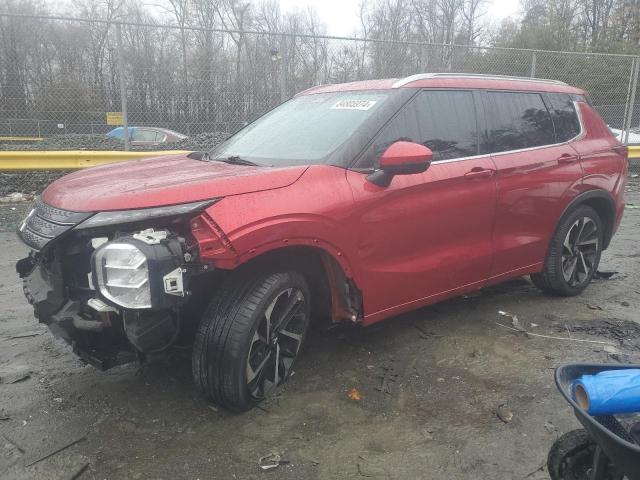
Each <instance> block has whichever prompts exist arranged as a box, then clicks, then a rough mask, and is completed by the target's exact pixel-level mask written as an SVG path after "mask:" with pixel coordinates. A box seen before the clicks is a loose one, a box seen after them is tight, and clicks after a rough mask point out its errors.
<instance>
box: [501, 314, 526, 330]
mask: <svg viewBox="0 0 640 480" xmlns="http://www.w3.org/2000/svg"><path fill="white" fill-rule="evenodd" d="M498 313H499V314H500V315H502V316H503V317H507V318H509V319H511V326H512V327H513V329H514V330H517V331H518V332H522V333H524V334H525V335H527V331H526V330H525V329H524V327H523V326H522V325H521V324H520V320H518V317H517V316H516V315H512V314H511V313H508V312H505V311H503V310H498Z"/></svg>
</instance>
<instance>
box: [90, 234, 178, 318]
mask: <svg viewBox="0 0 640 480" xmlns="http://www.w3.org/2000/svg"><path fill="white" fill-rule="evenodd" d="M91 263H92V272H91V276H92V281H93V285H94V286H95V288H96V289H97V290H99V292H100V294H101V296H102V297H103V299H104V300H105V301H107V302H108V303H111V304H113V305H114V306H117V307H122V308H126V309H136V310H139V309H154V310H160V309H165V308H169V307H171V306H172V305H176V302H180V301H182V298H183V297H184V296H185V289H184V287H185V283H184V279H183V273H185V272H186V271H187V269H186V267H185V268H183V266H182V263H183V246H182V240H181V239H180V238H179V237H178V236H176V235H173V234H171V233H169V232H167V231H164V230H160V231H154V230H153V229H148V230H143V231H141V232H138V233H135V234H133V235H127V236H123V237H119V238H117V239H115V240H113V241H111V242H106V243H104V244H101V245H100V246H98V247H97V249H96V250H95V251H94V253H93V257H92V260H91Z"/></svg>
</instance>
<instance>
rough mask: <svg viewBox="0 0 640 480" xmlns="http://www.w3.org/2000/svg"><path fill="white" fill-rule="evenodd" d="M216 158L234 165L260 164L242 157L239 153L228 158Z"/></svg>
mask: <svg viewBox="0 0 640 480" xmlns="http://www.w3.org/2000/svg"><path fill="white" fill-rule="evenodd" d="M214 160H217V161H219V162H224V163H230V164H232V165H251V166H254V167H255V166H257V165H258V164H257V163H255V162H252V161H250V160H245V159H244V158H242V157H239V156H238V155H231V156H230V157H227V158H215V159H214Z"/></svg>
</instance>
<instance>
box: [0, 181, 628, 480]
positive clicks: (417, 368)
mask: <svg viewBox="0 0 640 480" xmlns="http://www.w3.org/2000/svg"><path fill="white" fill-rule="evenodd" d="M627 200H628V202H629V203H630V204H634V205H640V191H639V189H638V184H635V183H634V184H633V185H631V186H630V188H629V192H628V194H627ZM5 218H6V217H5ZM24 253H25V249H24V248H23V247H22V246H21V245H19V244H18V242H17V240H16V238H15V236H14V235H13V234H12V233H0V306H1V307H2V309H1V311H2V312H3V313H2V314H1V315H0V376H3V375H6V373H7V372H8V371H9V370H10V369H13V371H14V372H19V371H22V372H24V371H28V372H30V373H29V377H28V378H26V379H24V380H22V381H20V382H17V383H13V384H0V478H2V479H12V480H13V479H18V480H20V479H65V480H68V479H70V478H75V477H73V475H74V474H75V473H77V472H79V471H80V470H81V469H83V468H85V467H86V470H85V471H84V473H82V474H81V477H80V478H82V479H85V478H86V479H119V478H127V479H160V478H162V479H173V478H189V479H196V478H200V479H205V478H221V479H227V478H236V479H260V478H278V479H334V478H335V479H345V478H348V479H351V478H353V479H362V478H376V479H377V478H380V479H407V478H423V479H442V478H448V479H483V480H486V479H507V478H508V479H523V480H524V479H529V480H536V479H545V478H548V475H547V473H546V471H545V468H544V465H545V460H546V455H547V452H548V449H549V447H550V446H551V444H552V443H553V442H554V440H555V439H556V438H557V437H558V436H559V435H561V434H562V433H564V432H566V431H568V430H571V429H574V428H577V426H578V423H577V421H576V420H575V418H574V417H573V414H572V412H571V410H570V409H569V408H568V407H567V406H566V404H565V403H564V402H563V400H562V399H561V397H560V395H559V393H557V391H556V389H555V386H554V384H553V379H552V374H553V368H554V367H555V366H557V365H559V364H561V363H565V362H575V361H592V362H617V361H635V362H640V335H639V334H640V320H639V317H638V311H639V309H640V291H639V290H638V285H639V282H640V268H639V267H640V210H638V209H629V210H628V211H627V212H626V214H625V217H624V220H623V224H622V227H621V229H620V231H619V232H618V234H617V236H616V237H615V238H614V241H613V243H612V245H611V248H610V249H609V250H608V251H607V252H605V254H604V255H603V258H602V263H601V270H614V271H617V272H618V273H616V274H615V275H614V276H613V277H612V278H611V279H610V280H598V281H594V283H593V284H592V285H591V286H590V287H589V288H588V289H587V290H586V291H585V292H584V293H583V294H582V295H580V296H578V297H575V298H553V297H547V296H544V295H542V294H541V293H539V292H538V291H537V290H536V289H535V288H533V287H532V286H531V285H530V283H529V282H528V280H525V279H521V280H515V281H511V282H508V283H505V284H502V285H499V286H496V287H492V288H489V289H486V290H483V291H480V292H478V293H476V294H474V295H468V296H465V297H460V298H456V299H453V300H449V301H446V302H443V303H440V304H438V305H435V306H432V307H429V308H424V309H421V310H418V311H416V312H413V313H411V314H408V315H402V316H399V317H396V318H394V319H390V320H388V321H386V322H382V323H381V324H378V325H375V326H373V327H371V328H368V329H361V328H357V327H351V328H349V327H348V326H339V327H336V328H331V329H326V328H324V327H322V326H320V325H317V326H315V328H314V330H313V332H312V334H311V335H310V339H309V342H308V344H307V345H306V348H305V352H304V354H303V356H302V358H301V359H300V362H299V364H298V367H297V370H296V375H294V376H293V377H292V378H291V380H290V381H289V382H288V383H287V384H286V385H284V386H283V388H282V389H281V391H280V392H279V394H278V396H277V397H275V398H272V399H271V400H269V401H268V402H266V403H264V404H263V405H262V408H257V409H254V410H253V411H251V412H248V413H246V414H242V415H236V414H231V413H228V412H226V411H222V410H217V409H215V408H214V407H212V406H211V405H209V404H208V403H207V402H205V401H204V400H202V399H201V398H200V397H199V396H198V395H197V394H196V393H195V392H194V388H193V385H192V382H191V378H190V357H189V355H190V352H189V351H177V352H175V353H173V354H172V355H171V357H170V358H169V359H167V360H165V361H161V362H159V363H155V364H151V365H147V366H144V367H142V368H139V367H137V366H124V367H120V368H116V369H113V370H110V371H108V372H98V371H96V370H95V369H93V368H92V367H88V366H83V365H82V364H81V363H80V362H79V361H78V360H77V359H76V358H75V357H74V355H73V354H72V353H71V352H70V351H69V348H68V347H66V346H65V345H64V344H63V343H60V342H59V341H57V340H55V339H53V337H52V336H51V335H50V334H49V333H48V332H47V331H46V329H45V328H43V327H42V326H39V325H38V324H37V323H36V321H35V320H34V319H33V317H32V315H31V311H30V307H29V306H28V305H27V303H26V301H25V300H24V298H23V296H22V292H21V285H20V282H19V281H18V279H17V278H16V276H15V274H14V271H13V266H14V263H15V261H16V259H18V258H20V257H21V256H22V255H23V254H24ZM498 310H505V311H508V312H511V313H513V314H516V315H517V316H518V318H519V320H520V323H521V324H522V325H523V326H524V327H525V328H527V329H529V330H530V331H532V332H535V333H539V334H543V335H553V336H561V337H568V336H569V332H570V335H571V337H572V338H576V339H578V338H579V339H589V340H596V341H608V342H612V343H614V344H615V345H616V346H615V347H607V350H608V351H605V349H604V348H603V346H602V345H598V344H589V343H579V342H572V341H570V340H565V341H560V340H549V339H543V338H537V337H528V338H527V337H525V336H522V335H518V334H513V332H511V331H509V330H506V329H504V328H501V327H499V326H498V325H496V322H500V323H505V322H508V320H507V319H505V318H504V317H501V316H499V315H498V313H497V312H498ZM21 335H33V336H23V337H22V336H21ZM385 378H386V380H385V381H384V384H385V386H386V387H388V388H386V391H380V387H381V386H382V384H383V380H384V379H385ZM353 388H356V389H357V390H358V391H359V392H360V394H361V397H362V398H361V400H359V401H354V400H350V399H349V397H348V393H349V391H350V390H351V389H353ZM500 404H505V405H506V406H507V408H508V409H510V410H511V411H512V412H513V420H512V421H511V422H509V423H503V422H502V421H501V420H500V419H499V418H498V417H497V416H496V408H497V406H498V405H500ZM4 418H6V419H4ZM77 439H83V440H81V441H80V442H78V443H76V444H74V445H72V446H70V447H68V448H66V449H64V450H62V451H61V452H59V453H56V454H54V455H52V456H50V457H48V458H46V459H43V460H41V461H38V462H36V463H35V464H33V465H30V464H31V463H32V462H34V461H37V460H38V459H40V458H42V457H44V456H46V455H47V454H50V453H51V452H55V451H56V450H58V449H59V448H61V447H63V446H65V445H67V444H69V443H70V442H73V441H74V440H77ZM271 452H278V453H280V454H281V455H282V458H283V459H285V460H287V461H289V462H290V463H288V464H286V465H281V466H280V467H279V468H278V470H277V471H275V472H263V471H261V470H260V469H259V468H258V459H259V458H260V457H261V456H263V455H267V454H268V453H271ZM29 465H30V466H29Z"/></svg>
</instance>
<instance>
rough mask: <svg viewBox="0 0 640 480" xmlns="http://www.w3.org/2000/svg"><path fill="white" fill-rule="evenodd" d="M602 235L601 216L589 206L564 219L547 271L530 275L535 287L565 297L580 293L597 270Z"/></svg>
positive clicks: (574, 211) (554, 237) (548, 261)
mask: <svg viewBox="0 0 640 480" xmlns="http://www.w3.org/2000/svg"><path fill="white" fill-rule="evenodd" d="M603 232H604V230H603V227H602V220H601V218H600V216H599V215H598V213H597V212H596V211H595V210H594V209H593V208H591V207H589V206H588V205H581V206H579V207H578V208H576V209H575V210H573V211H571V212H570V213H569V214H567V215H565V216H564V217H563V218H562V219H561V220H560V223H559V224H558V227H557V229H556V232H555V234H554V236H553V238H552V239H551V243H550V245H549V252H548V254H547V258H546V261H545V265H544V270H543V271H542V272H540V273H535V274H533V275H531V280H532V281H533V283H534V285H536V286H537V287H538V288H540V289H541V290H543V291H547V292H551V293H555V294H558V295H562V296H565V297H570V296H573V295H578V294H579V293H581V292H582V291H583V290H584V289H585V288H586V287H587V285H588V284H589V282H590V281H591V279H592V278H593V274H594V273H595V271H596V270H597V268H598V263H599V262H600V255H601V254H602V247H603V243H604V234H603Z"/></svg>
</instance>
